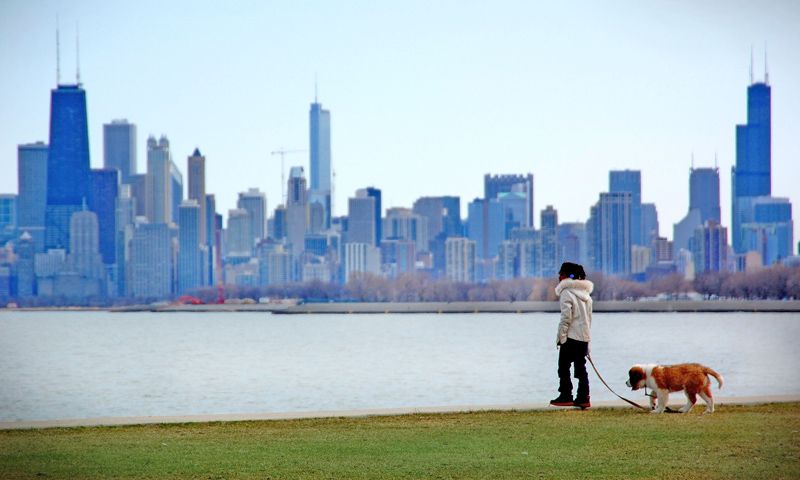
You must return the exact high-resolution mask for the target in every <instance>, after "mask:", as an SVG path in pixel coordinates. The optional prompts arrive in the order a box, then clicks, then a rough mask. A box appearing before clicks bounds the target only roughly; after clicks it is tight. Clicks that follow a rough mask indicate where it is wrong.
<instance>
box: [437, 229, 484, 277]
mask: <svg viewBox="0 0 800 480" xmlns="http://www.w3.org/2000/svg"><path fill="white" fill-rule="evenodd" d="M445 258H446V261H445V264H446V275H447V278H448V279H450V280H452V281H454V282H474V281H475V263H476V261H477V257H476V254H475V242H474V241H472V240H469V239H466V238H463V237H451V238H448V239H447V240H445Z"/></svg>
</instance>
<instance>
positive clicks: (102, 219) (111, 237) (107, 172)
mask: <svg viewBox="0 0 800 480" xmlns="http://www.w3.org/2000/svg"><path fill="white" fill-rule="evenodd" d="M90 178H91V190H90V193H89V198H88V202H89V203H88V205H89V210H91V211H93V212H94V213H96V214H97V223H98V228H99V229H100V254H101V255H102V256H103V263H105V264H106V265H111V264H114V263H116V231H117V228H116V200H117V196H118V194H119V171H118V170H116V169H113V168H112V169H102V170H91V171H90Z"/></svg>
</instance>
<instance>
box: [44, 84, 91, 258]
mask: <svg viewBox="0 0 800 480" xmlns="http://www.w3.org/2000/svg"><path fill="white" fill-rule="evenodd" d="M89 170H90V163H89V128H88V121H87V118H86V91H85V90H84V89H83V88H82V87H81V85H80V83H78V84H76V85H58V87H57V88H56V89H55V90H52V92H51V96H50V150H49V155H48V160H47V206H46V209H45V245H46V247H47V248H64V249H65V248H67V247H68V246H69V231H70V229H69V223H70V218H72V214H73V213H75V212H79V211H81V210H82V208H83V205H84V203H85V202H87V201H88V199H89V190H90V186H89Z"/></svg>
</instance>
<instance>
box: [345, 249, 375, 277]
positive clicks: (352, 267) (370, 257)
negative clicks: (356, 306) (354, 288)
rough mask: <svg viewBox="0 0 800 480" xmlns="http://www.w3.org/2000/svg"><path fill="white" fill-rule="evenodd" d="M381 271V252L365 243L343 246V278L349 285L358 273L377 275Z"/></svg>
mask: <svg viewBox="0 0 800 480" xmlns="http://www.w3.org/2000/svg"><path fill="white" fill-rule="evenodd" d="M380 269H381V250H380V249H379V248H378V247H376V246H375V245H369V244H367V243H345V244H344V278H345V282H346V283H349V282H350V281H351V280H352V279H353V278H354V275H358V274H359V273H367V272H369V273H374V274H375V275H378V274H379V273H380Z"/></svg>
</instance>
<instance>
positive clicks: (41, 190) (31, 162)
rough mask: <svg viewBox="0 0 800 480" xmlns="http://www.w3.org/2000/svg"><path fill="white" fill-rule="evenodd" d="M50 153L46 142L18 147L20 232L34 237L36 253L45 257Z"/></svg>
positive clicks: (18, 219)
mask: <svg viewBox="0 0 800 480" xmlns="http://www.w3.org/2000/svg"><path fill="white" fill-rule="evenodd" d="M48 150H49V148H48V146H47V144H46V143H44V142H36V143H31V144H27V145H20V146H19V147H17V161H18V168H17V174H18V184H17V188H18V189H17V191H18V192H19V199H18V204H17V209H18V212H19V214H18V218H17V223H18V224H19V230H20V232H28V233H29V234H30V235H31V237H33V242H34V246H35V249H36V253H44V228H45V211H46V209H47V156H48Z"/></svg>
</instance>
